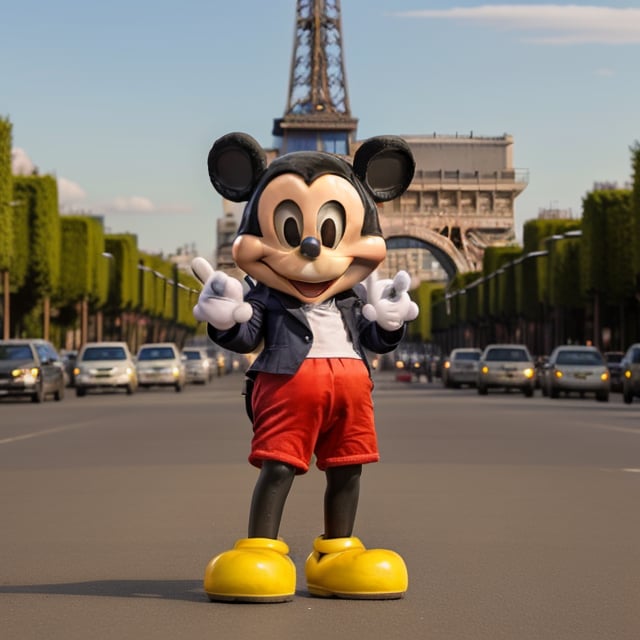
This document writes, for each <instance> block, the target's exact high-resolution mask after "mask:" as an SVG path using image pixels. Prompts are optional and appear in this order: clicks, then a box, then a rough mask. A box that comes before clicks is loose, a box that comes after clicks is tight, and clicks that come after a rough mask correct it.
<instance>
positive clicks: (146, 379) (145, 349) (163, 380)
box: [136, 342, 186, 391]
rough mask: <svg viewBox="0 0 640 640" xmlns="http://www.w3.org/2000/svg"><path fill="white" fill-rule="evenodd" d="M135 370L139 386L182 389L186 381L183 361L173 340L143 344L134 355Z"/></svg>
mask: <svg viewBox="0 0 640 640" xmlns="http://www.w3.org/2000/svg"><path fill="white" fill-rule="evenodd" d="M136 371H137V374H138V384H139V385H140V386H141V387H173V388H174V389H175V390H176V391H182V389H183V388H184V385H185V382H186V369H185V363H184V360H183V358H182V354H181V353H180V349H178V346H177V345H176V344H174V343H173V342H150V343H147V344H143V345H142V346H141V347H140V349H138V353H137V355H136Z"/></svg>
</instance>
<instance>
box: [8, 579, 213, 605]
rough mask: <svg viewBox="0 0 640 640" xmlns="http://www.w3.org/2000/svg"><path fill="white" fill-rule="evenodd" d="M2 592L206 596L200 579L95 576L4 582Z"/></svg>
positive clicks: (184, 598)
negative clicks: (61, 580)
mask: <svg viewBox="0 0 640 640" xmlns="http://www.w3.org/2000/svg"><path fill="white" fill-rule="evenodd" d="M0 593H12V594H21V593H22V594H33V595H36V594H45V595H60V596H102V597H107V598H159V599H164V600H182V601H186V602H199V601H203V600H205V601H206V600H207V596H206V595H205V593H204V590H203V588H202V581H200V580H92V581H89V582H67V583H61V584H27V585H2V586H0Z"/></svg>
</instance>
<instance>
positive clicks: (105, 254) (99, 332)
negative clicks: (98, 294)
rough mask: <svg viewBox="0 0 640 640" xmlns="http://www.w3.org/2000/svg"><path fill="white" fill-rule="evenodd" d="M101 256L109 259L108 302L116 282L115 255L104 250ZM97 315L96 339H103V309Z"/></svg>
mask: <svg viewBox="0 0 640 640" xmlns="http://www.w3.org/2000/svg"><path fill="white" fill-rule="evenodd" d="M100 256H101V257H102V258H104V259H105V260H108V261H109V279H108V285H107V302H109V300H110V298H111V287H112V286H113V284H115V283H114V278H113V275H114V274H113V271H114V268H115V258H114V256H113V254H112V253H109V252H108V251H103V252H102V253H101V254H100ZM96 316H97V322H96V324H97V326H96V339H97V340H98V341H101V340H102V337H103V332H104V326H103V324H104V323H103V312H102V309H98V312H97V314H96Z"/></svg>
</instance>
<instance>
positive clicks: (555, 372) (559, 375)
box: [553, 369, 564, 380]
mask: <svg viewBox="0 0 640 640" xmlns="http://www.w3.org/2000/svg"><path fill="white" fill-rule="evenodd" d="M553 375H554V376H555V377H556V378H558V380H560V378H562V376H563V375H564V373H562V371H560V369H556V370H555V371H554V372H553Z"/></svg>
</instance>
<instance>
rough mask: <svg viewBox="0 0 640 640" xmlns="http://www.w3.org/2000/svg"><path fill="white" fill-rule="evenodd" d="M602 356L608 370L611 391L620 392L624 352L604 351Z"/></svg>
mask: <svg viewBox="0 0 640 640" xmlns="http://www.w3.org/2000/svg"><path fill="white" fill-rule="evenodd" d="M602 355H603V356H604V361H605V362H606V363H607V368H608V369H609V378H610V379H611V391H622V358H624V351H605V352H604V353H603V354H602Z"/></svg>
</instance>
